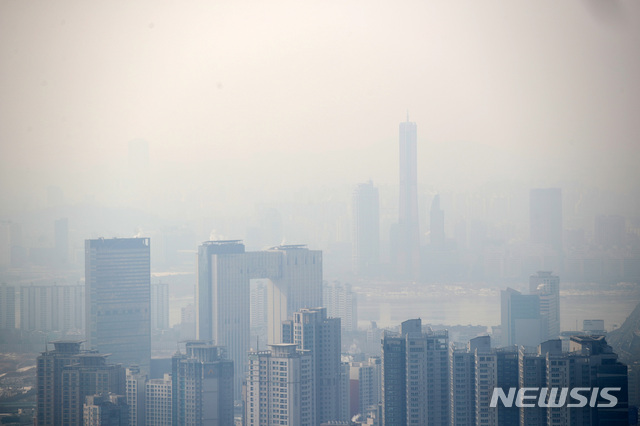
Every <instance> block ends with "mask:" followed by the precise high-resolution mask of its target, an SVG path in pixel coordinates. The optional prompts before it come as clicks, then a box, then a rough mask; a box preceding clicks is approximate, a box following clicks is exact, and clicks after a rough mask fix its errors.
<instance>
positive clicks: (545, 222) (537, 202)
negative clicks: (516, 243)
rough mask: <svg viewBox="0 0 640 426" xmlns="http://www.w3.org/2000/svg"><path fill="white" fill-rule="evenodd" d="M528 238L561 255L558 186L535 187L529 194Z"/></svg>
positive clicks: (560, 216)
mask: <svg viewBox="0 0 640 426" xmlns="http://www.w3.org/2000/svg"><path fill="white" fill-rule="evenodd" d="M529 225H530V240H531V243H533V244H540V245H543V246H545V247H549V248H551V249H553V250H554V251H555V254H556V255H558V256H561V255H562V238H563V226H562V191H561V190H560V188H536V189H532V190H531V192H530V194H529Z"/></svg>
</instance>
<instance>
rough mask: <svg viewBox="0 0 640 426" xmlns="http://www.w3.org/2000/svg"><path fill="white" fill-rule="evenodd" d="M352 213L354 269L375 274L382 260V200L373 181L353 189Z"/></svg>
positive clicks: (357, 271)
mask: <svg viewBox="0 0 640 426" xmlns="http://www.w3.org/2000/svg"><path fill="white" fill-rule="evenodd" d="M352 214H353V239H352V253H353V270H354V272H355V273H356V274H358V275H373V274H375V273H376V272H378V270H377V268H378V263H379V260H380V201H379V198H378V188H376V187H375V186H373V182H371V181H369V182H367V183H361V184H359V185H358V186H357V187H356V189H355V191H353V199H352Z"/></svg>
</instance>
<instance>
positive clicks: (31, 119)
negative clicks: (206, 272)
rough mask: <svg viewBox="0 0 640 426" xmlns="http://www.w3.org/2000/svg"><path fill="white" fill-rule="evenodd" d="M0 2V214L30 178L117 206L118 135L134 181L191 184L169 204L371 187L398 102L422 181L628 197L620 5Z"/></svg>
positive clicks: (634, 94) (391, 147)
mask: <svg viewBox="0 0 640 426" xmlns="http://www.w3.org/2000/svg"><path fill="white" fill-rule="evenodd" d="M0 8H1V11H2V13H1V16H0V20H1V21H0V22H1V25H0V27H1V28H0V49H1V50H0V52H1V55H2V57H3V66H2V70H1V71H0V73H1V74H0V84H1V90H2V100H0V108H1V109H0V127H1V128H2V133H1V137H2V145H1V150H2V151H1V155H0V161H1V162H2V163H1V164H2V199H3V200H4V202H3V203H2V204H3V211H4V213H5V214H6V213H7V212H11V211H15V210H14V209H12V208H11V207H12V206H15V203H16V202H18V201H19V204H18V205H20V206H23V205H25V203H27V205H37V204H38V201H39V198H38V197H39V196H40V197H41V196H42V194H44V188H46V187H47V186H49V185H56V186H59V187H60V188H62V189H63V191H64V194H65V196H66V197H68V198H69V199H71V200H80V199H81V198H82V197H83V196H84V195H87V194H90V195H92V196H93V197H95V199H96V200H98V201H100V202H104V203H107V204H112V205H117V204H120V203H121V201H122V200H121V199H120V196H121V191H120V186H121V185H126V183H123V182H122V180H123V168H124V167H125V166H126V158H127V144H128V142H129V141H131V140H133V139H138V138H142V139H144V140H146V141H147V142H148V144H149V158H150V175H149V176H150V181H151V184H150V186H149V192H150V193H151V194H154V195H156V196H157V197H158V198H160V199H162V197H163V196H167V195H169V194H173V193H179V196H180V197H184V196H186V195H187V194H194V195H193V197H195V198H196V199H197V200H200V201H198V202H193V203H192V205H187V206H185V207H187V209H188V210H189V211H191V210H192V209H195V208H197V207H198V205H199V204H200V205H201V204H202V203H203V202H204V203H207V202H210V201H213V200H215V204H216V205H217V206H218V207H217V208H228V209H238V210H242V209H246V208H248V207H251V206H252V205H253V203H255V201H257V200H260V201H266V200H269V197H272V196H274V195H277V194H282V193H284V194H286V193H290V192H291V191H294V190H295V189H300V188H306V189H307V190H310V191H313V190H316V189H319V188H321V187H335V186H339V185H344V184H348V185H353V184H355V183H358V182H360V181H364V180H366V179H369V178H371V179H373V180H374V182H378V183H380V184H383V185H384V184H388V185H391V184H394V183H395V181H396V180H397V173H398V170H397V164H396V163H397V161H395V160H394V159H395V158H396V156H397V152H396V151H397V146H396V137H397V123H398V122H399V121H403V120H404V119H405V116H406V113H407V111H408V113H409V117H410V120H411V121H414V122H416V123H417V124H418V141H419V144H418V163H419V177H418V179H419V182H420V184H422V185H425V186H428V187H430V188H432V189H433V190H434V191H442V190H474V189H475V188H476V187H478V186H479V185H481V184H483V183H487V182H496V181H505V180H507V181H509V182H511V183H514V182H515V183H521V184H522V185H524V186H529V187H534V186H539V187H542V186H553V185H555V186H559V185H560V184H562V183H564V182H580V183H582V184H587V185H592V186H596V187H598V188H603V189H609V190H617V191H620V190H624V191H633V193H634V194H637V182H638V179H637V178H638V174H637V167H636V159H637V155H638V144H637V137H638V134H639V131H638V130H639V128H638V126H639V125H638V120H637V111H640V83H639V81H638V78H637V76H638V75H640V54H639V53H638V51H637V46H638V45H639V42H640V25H639V22H638V20H639V19H640V5H638V4H637V2H623V1H606V2H596V1H592V0H588V1H586V0H582V1H577V0H576V1H569V2H562V3H560V4H558V3H549V2H547V3H545V2H543V3H539V2H528V3H525V4H512V3H510V2H505V1H483V2H471V1H460V2H440V1H433V2H423V1H421V2H418V1H415V2H414V1H403V2H377V3H373V4H372V3H370V2H364V1H350V2H334V1H332V2H315V1H311V2H293V1H291V2H288V1H276V2H269V3H263V2H225V1H222V2H215V3H211V2H198V1H193V2H187V3H179V4H178V3H172V2H151V1H137V2H124V1H116V2H99V3H92V4H82V3H80V2H75V1H60V2H54V3H48V4H36V3H33V2H2V4H1V5H0ZM119 185H120V186H119ZM196 194H197V195H196ZM225 198H230V199H231V200H227V199H225ZM167 200H169V199H167ZM202 200H205V201H202ZM233 200H235V201H233ZM220 205H224V206H225V207H222V206H220Z"/></svg>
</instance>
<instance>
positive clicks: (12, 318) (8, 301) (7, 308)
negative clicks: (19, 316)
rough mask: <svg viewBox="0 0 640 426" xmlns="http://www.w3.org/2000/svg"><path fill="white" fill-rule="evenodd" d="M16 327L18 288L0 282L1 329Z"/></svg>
mask: <svg viewBox="0 0 640 426" xmlns="http://www.w3.org/2000/svg"><path fill="white" fill-rule="evenodd" d="M7 328H16V288H15V287H14V286H12V285H7V284H6V283H2V284H0V329H7Z"/></svg>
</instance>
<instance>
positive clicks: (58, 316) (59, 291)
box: [20, 284, 85, 332]
mask: <svg viewBox="0 0 640 426" xmlns="http://www.w3.org/2000/svg"><path fill="white" fill-rule="evenodd" d="M84 290H85V286H83V285H80V284H74V285H58V284H54V285H38V286H35V285H24V286H21V287H20V328H21V329H22V330H30V331H62V332H68V331H76V332H78V331H83V330H84V321H85V310H84V304H85V301H84V297H85V293H84Z"/></svg>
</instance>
